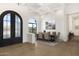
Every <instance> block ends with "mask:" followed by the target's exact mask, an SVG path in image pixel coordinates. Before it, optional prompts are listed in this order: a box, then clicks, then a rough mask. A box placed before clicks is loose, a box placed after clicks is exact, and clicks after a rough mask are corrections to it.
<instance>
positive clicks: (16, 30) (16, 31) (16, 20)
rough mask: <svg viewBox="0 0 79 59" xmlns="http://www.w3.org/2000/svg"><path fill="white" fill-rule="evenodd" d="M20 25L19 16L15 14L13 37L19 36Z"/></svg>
mask: <svg viewBox="0 0 79 59" xmlns="http://www.w3.org/2000/svg"><path fill="white" fill-rule="evenodd" d="M20 26H21V22H20V18H19V17H18V16H17V15H15V37H20V36H21V33H20V31H21V28H20Z"/></svg>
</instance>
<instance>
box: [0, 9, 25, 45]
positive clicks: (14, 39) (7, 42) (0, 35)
mask: <svg viewBox="0 0 79 59" xmlns="http://www.w3.org/2000/svg"><path fill="white" fill-rule="evenodd" d="M8 13H10V14H11V22H10V23H11V38H9V39H3V18H4V16H5V15H6V14H8ZM15 15H17V16H18V17H19V18H20V21H21V24H20V26H21V27H20V29H21V34H20V35H21V37H15ZM22 23H23V22H22V17H21V16H20V15H19V14H18V13H16V12H14V11H11V10H8V11H4V12H3V13H2V14H1V16H0V46H6V45H11V44H14V43H22V38H23V28H22Z"/></svg>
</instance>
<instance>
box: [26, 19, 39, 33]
mask: <svg viewBox="0 0 79 59" xmlns="http://www.w3.org/2000/svg"><path fill="white" fill-rule="evenodd" d="M28 27H29V32H30V33H36V31H37V30H36V29H37V23H36V20H35V19H34V18H30V19H29V24H28Z"/></svg>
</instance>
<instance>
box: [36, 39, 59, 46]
mask: <svg viewBox="0 0 79 59" xmlns="http://www.w3.org/2000/svg"><path fill="white" fill-rule="evenodd" d="M37 43H38V44H43V45H48V46H56V45H57V44H58V42H48V41H41V40H38V41H37Z"/></svg>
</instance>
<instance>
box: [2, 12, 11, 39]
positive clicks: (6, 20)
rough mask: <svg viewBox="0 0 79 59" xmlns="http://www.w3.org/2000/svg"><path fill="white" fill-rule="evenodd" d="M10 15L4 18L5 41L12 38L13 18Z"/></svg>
mask: <svg viewBox="0 0 79 59" xmlns="http://www.w3.org/2000/svg"><path fill="white" fill-rule="evenodd" d="M10 17H11V16H10V13H9V14H7V15H5V16H4V18H3V39H5V38H10V37H11V33H10V32H11V28H10V27H11V25H10V22H11V18H10Z"/></svg>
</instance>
